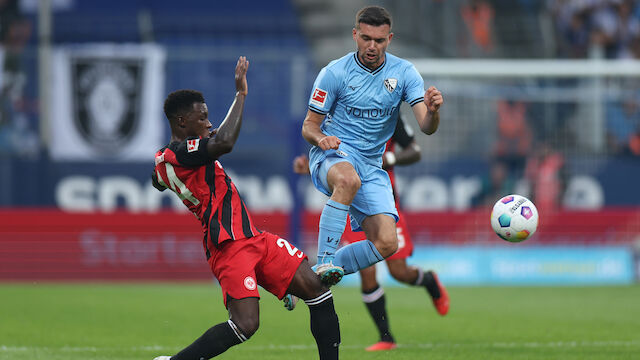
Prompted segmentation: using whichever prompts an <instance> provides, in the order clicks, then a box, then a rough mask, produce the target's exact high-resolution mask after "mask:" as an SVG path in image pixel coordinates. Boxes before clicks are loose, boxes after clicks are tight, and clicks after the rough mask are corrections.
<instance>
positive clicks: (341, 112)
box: [302, 6, 443, 285]
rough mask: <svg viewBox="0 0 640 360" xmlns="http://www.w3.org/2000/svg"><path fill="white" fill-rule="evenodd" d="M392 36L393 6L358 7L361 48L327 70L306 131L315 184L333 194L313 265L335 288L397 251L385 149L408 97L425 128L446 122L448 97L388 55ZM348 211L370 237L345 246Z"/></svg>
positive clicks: (357, 35)
mask: <svg viewBox="0 0 640 360" xmlns="http://www.w3.org/2000/svg"><path fill="white" fill-rule="evenodd" d="M392 37H393V33H391V15H390V14H389V13H388V12H387V10H385V9H384V8H382V7H379V6H368V7H365V8H362V9H361V10H360V11H358V13H357V14H356V23H355V28H354V29H353V39H354V40H355V42H356V45H357V51H356V52H352V53H349V54H347V55H345V56H343V57H342V58H339V59H337V60H334V61H332V62H330V63H329V64H328V65H327V66H326V67H324V68H323V69H322V70H321V71H320V73H319V74H318V76H317V78H316V80H315V83H314V85H313V91H312V94H311V97H310V99H309V109H308V111H307V115H306V117H305V119H304V123H303V125H302V136H303V137H304V138H305V139H306V140H307V141H308V142H309V143H310V144H311V145H313V147H312V148H311V150H310V152H309V160H310V164H309V170H310V173H311V177H312V180H313V183H314V185H315V187H316V188H317V189H318V190H319V191H321V192H323V193H324V194H326V195H327V196H330V199H329V200H328V201H327V203H326V205H325V207H324V209H323V210H322V214H321V216H320V225H319V233H318V262H317V264H316V265H315V267H314V269H315V271H316V272H317V273H318V274H319V275H320V277H321V279H322V281H323V282H324V283H326V284H328V285H334V284H336V283H337V282H339V281H340V280H341V279H342V276H343V275H345V274H351V273H354V272H357V271H358V270H360V269H364V268H367V267H369V266H371V265H373V264H375V263H377V262H379V261H382V260H384V259H385V258H387V257H389V256H391V255H393V254H394V253H395V252H396V250H397V248H398V240H397V237H396V221H397V220H398V213H397V210H396V207H395V201H394V198H393V192H392V188H391V183H390V181H389V176H388V174H387V172H386V171H385V170H383V169H382V154H383V152H384V148H385V143H386V142H387V140H389V138H390V137H391V135H392V134H393V132H394V129H395V127H396V121H397V118H398V111H399V109H400V104H401V102H402V101H405V102H407V103H409V104H410V105H411V107H412V110H413V113H414V115H415V117H416V120H417V121H418V124H419V126H420V130H421V131H422V132H423V133H425V134H427V135H431V134H433V133H434V132H435V131H436V130H437V129H438V125H439V123H440V115H439V109H440V106H441V105H442V103H443V98H442V94H441V93H440V91H439V90H438V89H436V88H435V87H429V88H428V89H427V90H426V91H425V90H424V81H423V79H422V77H421V76H420V74H419V73H418V71H417V70H416V68H415V67H414V66H413V64H411V63H410V62H408V61H406V60H404V59H401V58H399V57H397V56H394V55H393V54H390V53H387V52H386V49H387V46H388V45H389V43H390V42H391V38H392ZM347 215H350V216H351V226H352V228H353V230H355V231H362V230H364V232H365V234H366V238H367V239H368V240H365V241H359V242H355V243H352V244H349V245H347V246H344V247H342V248H340V249H338V244H339V243H340V237H341V236H342V233H343V231H344V228H345V225H346V221H347Z"/></svg>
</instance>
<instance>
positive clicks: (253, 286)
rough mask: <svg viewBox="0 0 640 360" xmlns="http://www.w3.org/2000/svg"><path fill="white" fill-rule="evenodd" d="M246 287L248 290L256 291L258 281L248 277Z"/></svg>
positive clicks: (245, 282) (245, 281) (245, 280)
mask: <svg viewBox="0 0 640 360" xmlns="http://www.w3.org/2000/svg"><path fill="white" fill-rule="evenodd" d="M244 287H246V288H247V290H255V289H256V281H255V280H254V279H253V278H252V277H251V276H247V277H246V278H244Z"/></svg>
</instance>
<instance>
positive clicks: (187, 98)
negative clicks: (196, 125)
mask: <svg viewBox="0 0 640 360" xmlns="http://www.w3.org/2000/svg"><path fill="white" fill-rule="evenodd" d="M203 102H204V96H202V93H201V92H200V91H197V90H190V89H183V90H176V91H174V92H172V93H171V94H169V95H168V96H167V98H166V99H165V100H164V114H165V115H166V116H167V119H169V121H172V120H173V119H175V118H177V117H178V116H181V115H184V114H186V113H188V112H189V111H191V109H192V108H193V103H203Z"/></svg>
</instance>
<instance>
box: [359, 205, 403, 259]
mask: <svg viewBox="0 0 640 360" xmlns="http://www.w3.org/2000/svg"><path fill="white" fill-rule="evenodd" d="M362 229H363V230H364V233H365V234H366V235H367V239H369V240H371V242H373V244H374V245H375V246H376V249H378V251H379V252H380V255H382V256H383V257H384V258H385V259H386V258H388V257H389V256H391V255H393V254H394V253H395V252H396V251H397V250H398V233H397V229H396V219H395V218H393V217H392V216H389V215H386V214H377V215H372V216H369V217H367V218H366V219H364V221H363V222H362Z"/></svg>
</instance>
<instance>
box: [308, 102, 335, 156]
mask: <svg viewBox="0 0 640 360" xmlns="http://www.w3.org/2000/svg"><path fill="white" fill-rule="evenodd" d="M322 120H324V115H320V114H318V113H315V112H313V111H311V110H307V116H306V117H305V118H304V123H303V124H302V137H304V139H305V140H307V141H308V142H309V144H311V145H314V146H318V147H320V148H321V149H322V150H329V149H337V148H338V145H340V139H338V138H337V137H335V136H327V135H326V134H325V133H323V132H322V130H320V126H321V125H322Z"/></svg>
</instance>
